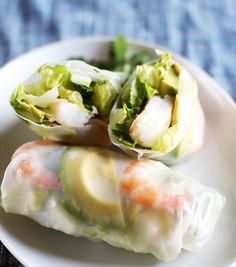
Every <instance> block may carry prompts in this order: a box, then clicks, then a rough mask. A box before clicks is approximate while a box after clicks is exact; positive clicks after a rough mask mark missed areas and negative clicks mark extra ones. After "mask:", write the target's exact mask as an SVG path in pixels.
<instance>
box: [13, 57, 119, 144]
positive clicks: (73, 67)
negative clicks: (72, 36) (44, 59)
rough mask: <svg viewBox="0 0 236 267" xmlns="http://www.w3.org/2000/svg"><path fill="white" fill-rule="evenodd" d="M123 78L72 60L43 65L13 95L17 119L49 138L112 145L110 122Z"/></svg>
mask: <svg viewBox="0 0 236 267" xmlns="http://www.w3.org/2000/svg"><path fill="white" fill-rule="evenodd" d="M123 78H124V75H123V74H122V73H117V72H110V71H107V70H100V69H98V68H95V67H93V66H91V65H88V64H86V63H85V62H83V61H79V60H72V61H65V62H60V63H59V64H45V65H42V66H41V67H40V68H39V69H38V70H37V71H36V72H35V73H34V74H33V75H31V76H30V77H29V78H28V79H26V81H24V82H23V83H22V84H20V85H19V86H18V87H17V89H16V90H15V91H14V93H13V94H12V96H11V100H10V102H11V105H12V107H13V108H14V110H15V113H16V115H17V116H18V117H20V118H21V119H23V121H25V122H26V124H27V125H28V126H29V128H30V129H31V130H33V131H34V132H36V133H37V134H39V135H40V136H42V137H44V138H46V139H52V140H56V141H63V142H66V143H71V144H90V145H106V144H109V143H110V140H109V137H108V134H107V121H108V117H109V114H110V110H111V108H112V106H113V104H114V102H115V100H116V98H117V96H118V93H119V89H120V87H121V83H122V82H123Z"/></svg>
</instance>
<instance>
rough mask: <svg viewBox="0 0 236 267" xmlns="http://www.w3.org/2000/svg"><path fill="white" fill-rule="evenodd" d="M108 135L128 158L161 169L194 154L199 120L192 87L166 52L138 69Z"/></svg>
mask: <svg viewBox="0 0 236 267" xmlns="http://www.w3.org/2000/svg"><path fill="white" fill-rule="evenodd" d="M109 135H110V138H111V141H112V143H113V144H114V145H116V146H118V147H120V148H121V149H123V150H124V151H125V152H127V153H128V154H130V155H131V156H138V157H139V158H140V157H147V158H151V159H154V160H159V161H162V162H164V163H166V164H173V163H175V162H177V161H178V160H180V159H181V158H183V157H185V156H187V155H190V154H192V153H193V152H195V151H197V150H198V149H199V148H200V147H201V145H202V142H203V137H204V136H203V135H204V116H203V111H202V108H201V106H200V103H199V99H198V87H197V84H196V82H195V81H194V79H193V78H192V76H191V75H190V74H189V72H188V71H187V70H186V69H184V68H183V67H182V66H180V65H179V64H177V63H176V62H174V61H173V60H171V55H170V54H169V53H164V54H161V55H160V57H159V59H158V60H155V61H152V62H151V63H147V64H143V65H140V66H137V68H136V70H135V71H134V73H133V75H132V76H131V77H130V79H129V80H128V81H127V83H126V84H125V85H124V87H123V89H122V90H121V93H120V96H119V98H118V99H117V102H116V103H115V105H114V107H113V110H112V112H111V115H110V125H109Z"/></svg>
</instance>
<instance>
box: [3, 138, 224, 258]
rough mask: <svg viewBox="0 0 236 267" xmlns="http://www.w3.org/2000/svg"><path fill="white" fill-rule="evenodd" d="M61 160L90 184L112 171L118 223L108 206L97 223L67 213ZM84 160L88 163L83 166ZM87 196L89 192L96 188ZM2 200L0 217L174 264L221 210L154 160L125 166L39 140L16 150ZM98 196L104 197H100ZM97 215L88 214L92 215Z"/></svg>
mask: <svg viewBox="0 0 236 267" xmlns="http://www.w3.org/2000/svg"><path fill="white" fill-rule="evenodd" d="M65 153H69V154H65ZM65 155H68V156H69V157H72V158H71V159H72V160H73V159H75V157H76V160H77V162H78V168H79V166H80V167H81V166H82V165H81V164H83V168H84V171H85V173H86V174H88V176H86V177H87V178H86V179H89V176H90V175H91V174H93V175H94V174H95V176H94V177H93V182H94V181H96V179H98V181H100V180H99V179H101V177H96V172H99V171H100V170H101V169H103V168H104V166H103V164H105V163H107V162H108V163H107V164H105V169H106V171H107V170H108V169H109V168H111V167H112V170H113V171H114V177H115V178H114V179H115V180H114V182H115V184H116V186H118V187H117V188H118V190H117V191H116V194H117V201H118V203H119V208H120V212H121V213H120V215H119V216H120V217H121V218H122V224H121V225H120V224H119V225H118V224H116V223H114V222H115V220H114V217H116V216H117V213H116V212H115V213H114V212H113V211H112V209H111V208H110V206H109V205H108V206H107V205H106V206H102V207H103V208H101V206H100V208H99V209H100V211H99V212H100V213H99V214H100V215H101V214H103V216H105V217H106V216H108V218H109V220H110V222H109V221H108V222H106V223H103V224H101V222H100V221H99V220H101V218H102V217H95V218H93V219H91V218H90V220H88V217H86V216H84V214H85V213H86V212H85V211H84V213H82V215H81V213H80V212H78V213H77V212H75V208H69V209H68V205H67V206H66V205H64V203H65V202H64V200H65V199H66V200H67V198H68V192H67V191H66V186H68V184H67V183H65V181H64V180H63V179H62V176H61V171H62V170H63V169H62V166H64V165H63V164H64V163H63V159H64V157H65ZM90 156H91V157H90ZM69 159H70V158H69ZM86 160H88V161H86ZM85 162H86V164H88V165H86V164H85V165H84V163H85ZM102 162H103V163H102ZM86 166H87V167H86ZM89 166H93V168H91V167H89ZM64 167H65V166H64ZM97 176H99V174H97ZM70 178H71V177H69V180H70ZM76 179H77V178H76ZM78 179H82V178H78ZM109 179H110V178H109ZM109 179H108V180H109ZM69 180H68V181H69ZM109 181H110V180H109ZM72 182H73V180H72ZM104 186H106V182H105V183H99V187H100V189H101V190H103V187H104ZM72 188H73V189H74V187H73V186H72ZM91 190H94V191H92V192H93V193H94V194H95V193H96V192H97V191H96V190H97V187H92V189H91ZM86 192H87V191H86ZM108 195H109V194H108ZM1 196H2V206H3V208H4V210H5V211H6V212H11V213H16V214H21V215H25V216H27V217H29V218H31V219H33V220H35V221H36V222H38V223H39V224H41V225H43V226H46V227H49V228H53V229H56V230H59V231H62V232H65V233H67V234H70V235H73V236H76V237H79V236H82V237H86V238H88V239H91V240H99V241H105V242H107V243H109V244H110V245H112V246H115V247H120V248H124V249H127V250H132V251H134V252H139V253H151V254H153V255H154V256H155V257H156V258H158V259H159V260H163V261H172V260H174V259H175V258H176V257H177V256H178V255H179V254H180V252H181V249H186V250H189V251H196V250H198V249H199V248H201V247H202V246H203V245H204V243H205V242H206V241H207V240H208V239H209V238H210V236H211V234H212V232H213V229H214V226H215V224H216V222H217V220H218V218H219V216H220V214H221V212H222V209H223V207H224V204H225V198H224V197H223V196H222V195H221V194H220V193H218V192H217V191H216V190H214V189H213V188H210V187H208V186H205V185H203V184H201V183H200V182H198V181H197V180H195V179H193V178H191V177H188V176H186V175H184V174H182V173H179V172H176V171H173V170H171V169H169V168H168V167H166V166H165V165H163V164H162V163H160V162H156V161H152V160H148V159H145V160H140V161H138V160H132V159H130V158H129V157H127V156H125V155H122V154H119V153H114V152H112V151H110V150H106V149H104V148H98V147H97V148H94V147H73V148H72V147H68V146H61V145H59V144H56V143H52V142H46V141H43V140H42V141H36V142H31V143H27V144H25V145H23V146H22V147H20V148H19V149H18V150H17V151H16V152H15V154H14V155H13V159H12V161H11V163H10V164H9V165H8V167H7V169H6V171H5V175H4V179H3V182H2V185H1ZM70 197H71V198H70V202H69V203H70V205H72V204H73V205H72V206H73V207H76V209H77V210H80V208H81V207H82V204H84V203H81V202H77V200H76V198H73V197H72V195H70ZM100 197H105V198H107V195H106V196H101V195H100ZM106 200H107V199H106ZM67 203H68V202H67ZM90 204H92V205H90V206H89V208H90V207H91V206H93V205H94V206H95V207H96V205H98V204H97V202H94V203H92V202H91V203H90ZM100 204H101V203H99V205H100ZM115 208H117V206H115ZM106 209H109V210H107V211H106ZM97 210H98V209H94V213H96V212H97ZM107 214H110V215H107ZM92 215H93V214H92ZM92 215H91V214H90V215H89V216H90V217H91V216H92ZM109 216H110V217H109Z"/></svg>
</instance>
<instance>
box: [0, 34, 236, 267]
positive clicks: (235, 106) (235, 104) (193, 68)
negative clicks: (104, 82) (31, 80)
mask: <svg viewBox="0 0 236 267" xmlns="http://www.w3.org/2000/svg"><path fill="white" fill-rule="evenodd" d="M114 37H115V36H100V35H87V36H79V37H74V38H68V39H63V40H58V41H54V42H50V43H47V44H44V45H41V46H38V47H35V48H33V49H31V50H29V51H27V52H24V53H22V54H20V55H19V56H17V57H15V58H13V59H11V60H10V61H8V62H7V63H5V64H4V65H2V66H1V67H0V76H1V75H2V73H3V72H4V71H6V70H7V69H8V68H10V67H11V65H14V64H15V63H16V62H17V61H20V60H22V58H24V57H27V56H30V55H31V54H34V53H38V52H40V51H41V50H44V49H50V48H53V47H54V46H58V45H65V46H69V45H70V43H79V42H102V43H107V42H110V41H112V39H114ZM127 40H128V43H129V44H131V45H134V46H140V47H146V48H149V49H160V50H162V51H168V52H170V53H171V54H172V55H173V57H174V58H176V59H177V61H181V62H183V63H184V65H186V66H188V67H187V68H188V70H190V72H192V73H194V74H195V75H196V73H199V74H200V75H201V76H202V77H203V78H202V79H207V80H209V81H210V82H211V83H212V85H213V86H214V88H215V89H214V93H215V94H218V95H220V96H221V97H222V98H223V100H224V101H226V102H227V104H228V105H229V106H230V108H231V109H232V111H233V112H235V115H236V101H234V99H233V98H232V97H231V96H230V94H229V93H228V92H227V91H226V90H224V87H223V86H222V85H220V84H219V83H218V82H217V81H216V80H214V78H213V77H212V76H211V75H209V74H208V73H207V72H206V71H205V70H203V69H201V68H200V67H199V66H197V65H196V64H194V63H192V62H191V61H190V59H188V58H186V57H185V56H182V55H181V54H178V53H177V52H175V51H173V50H172V49H170V48H168V47H165V46H162V45H159V44H155V43H153V42H146V41H141V40H135V39H132V38H131V39H130V38H127ZM0 208H1V206H0ZM0 240H1V242H2V243H3V245H4V246H5V247H6V248H7V249H8V251H10V253H11V254H12V255H13V256H14V257H15V258H16V259H17V260H18V261H19V262H20V263H22V264H23V265H24V266H29V265H28V264H27V263H26V262H25V261H24V259H23V258H22V257H21V256H20V255H18V253H17V252H15V250H14V248H12V247H11V245H10V244H9V242H8V240H7V239H5V238H3V234H2V230H1V228H0ZM235 263H236V261H235V262H233V263H232V264H231V265H230V266H233V265H234V264H235ZM230 266H229V267H230Z"/></svg>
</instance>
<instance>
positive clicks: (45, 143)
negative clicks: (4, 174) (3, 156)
mask: <svg viewBox="0 0 236 267" xmlns="http://www.w3.org/2000/svg"><path fill="white" fill-rule="evenodd" d="M55 144H57V143H56V142H54V141H50V140H38V141H32V142H28V143H26V144H23V145H22V146H20V147H19V148H18V149H17V150H16V151H15V152H14V154H13V155H12V159H14V158H15V157H16V156H17V155H19V154H21V153H22V152H24V151H27V150H31V149H33V148H35V147H37V146H50V145H55Z"/></svg>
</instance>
